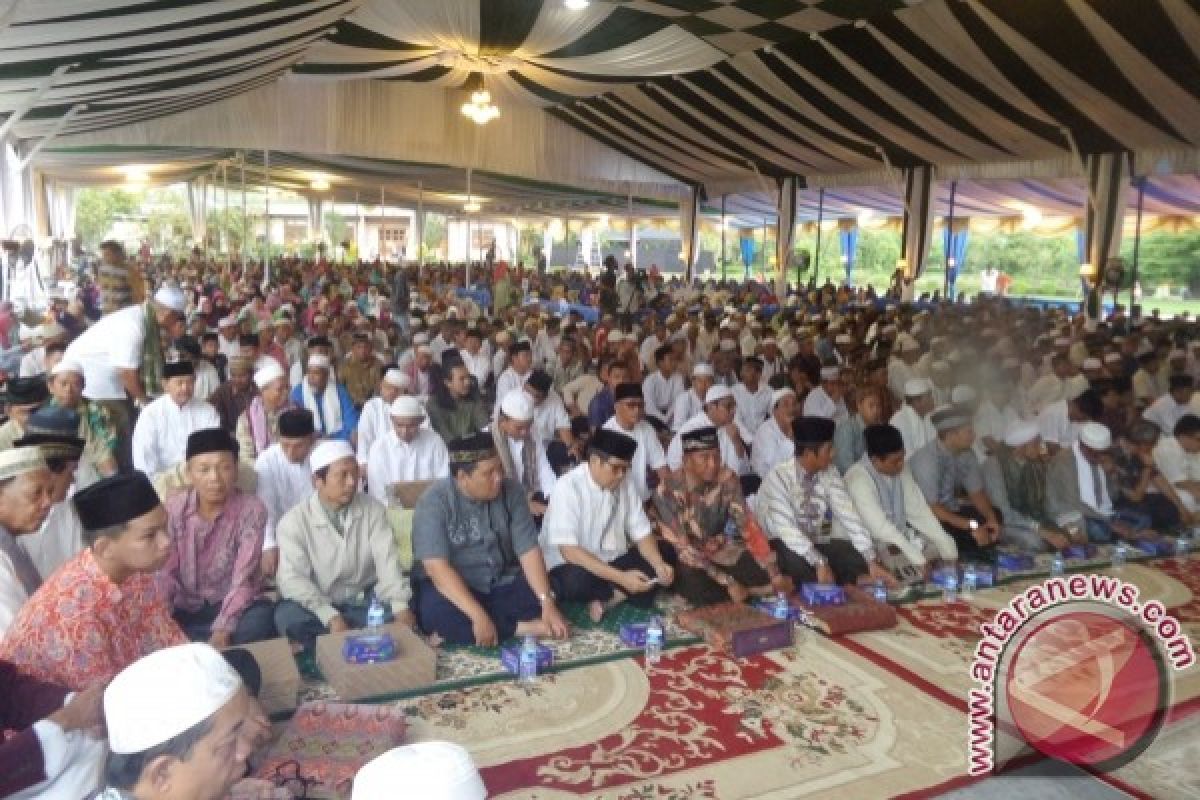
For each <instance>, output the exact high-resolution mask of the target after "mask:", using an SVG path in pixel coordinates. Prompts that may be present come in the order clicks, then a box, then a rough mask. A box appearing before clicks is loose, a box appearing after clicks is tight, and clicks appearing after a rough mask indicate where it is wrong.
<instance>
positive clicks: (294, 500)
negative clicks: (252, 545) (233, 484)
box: [254, 444, 314, 550]
mask: <svg viewBox="0 0 1200 800" xmlns="http://www.w3.org/2000/svg"><path fill="white" fill-rule="evenodd" d="M254 472H255V474H256V475H258V486H257V487H256V489H255V494H257V495H258V499H259V500H262V501H263V505H265V506H266V507H267V531H266V537H265V538H264V540H263V550H270V549H271V548H274V547H278V546H279V545H278V543H277V541H276V538H275V526H276V525H278V524H279V520H281V519H282V518H283V515H284V514H286V513H287V512H289V511H291V510H292V509H293V508H294V507H295V506H297V505H299V504H300V503H303V502H304V501H305V500H307V499H308V497H309V495H311V494H312V493H313V491H314V488H313V481H312V470H311V469H309V466H308V460H307V459H305V460H304V461H302V462H301V463H299V464H293V463H292V462H291V461H288V459H287V456H285V455H284V454H283V450H282V449H281V448H280V447H279V445H278V444H273V445H271V446H270V447H268V448H267V449H266V450H264V451H263V452H262V453H259V456H258V458H257V459H255V461H254Z"/></svg>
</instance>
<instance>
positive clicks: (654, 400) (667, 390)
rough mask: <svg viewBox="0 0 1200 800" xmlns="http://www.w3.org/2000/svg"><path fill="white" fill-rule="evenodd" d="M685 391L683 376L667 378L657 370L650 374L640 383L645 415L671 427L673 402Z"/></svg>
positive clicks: (673, 410)
mask: <svg viewBox="0 0 1200 800" xmlns="http://www.w3.org/2000/svg"><path fill="white" fill-rule="evenodd" d="M685 391H686V390H685V389H684V386H683V376H681V375H672V376H671V377H669V378H667V377H664V376H663V374H662V373H661V372H659V371H657V370H656V371H654V372H652V373H650V374H649V375H647V376H646V379H645V380H643V381H642V394H643V395H644V396H645V399H646V415H647V416H650V417H654V418H656V419H659V420H661V421H662V422H664V423H666V424H667V425H671V423H672V421H673V417H672V415H673V414H674V412H675V400H676V398H678V397H679V396H680V395H682V394H683V393H684V392H685Z"/></svg>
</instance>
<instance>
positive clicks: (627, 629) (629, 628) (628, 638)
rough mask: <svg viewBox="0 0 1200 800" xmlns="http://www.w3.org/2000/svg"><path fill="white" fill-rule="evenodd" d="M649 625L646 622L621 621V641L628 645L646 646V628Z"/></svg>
mask: <svg viewBox="0 0 1200 800" xmlns="http://www.w3.org/2000/svg"><path fill="white" fill-rule="evenodd" d="M648 627H650V626H649V625H647V624H646V623H644V622H623V623H621V630H620V634H621V643H622V644H624V645H625V646H626V647H645V646H646V628H648Z"/></svg>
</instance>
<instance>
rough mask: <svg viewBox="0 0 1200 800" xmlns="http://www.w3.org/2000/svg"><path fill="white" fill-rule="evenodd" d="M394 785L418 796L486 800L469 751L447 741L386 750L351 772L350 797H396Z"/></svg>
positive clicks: (383, 799) (438, 799) (385, 799)
mask: <svg viewBox="0 0 1200 800" xmlns="http://www.w3.org/2000/svg"><path fill="white" fill-rule="evenodd" d="M397 787H403V788H404V793H405V795H408V796H410V797H419V798H421V800H486V798H487V789H485V788H484V785H483V780H482V779H481V778H480V777H479V771H478V770H477V769H475V764H474V762H472V761H471V756H470V754H469V753H468V752H467V751H466V750H465V749H464V748H462V747H460V746H459V745H456V744H451V743H450V742H418V743H417V744H410V745H405V746H404V747H397V748H395V749H394V750H389V751H388V752H386V753H384V754H383V755H381V756H377V757H376V758H375V759H374V760H372V761H369V762H367V764H365V765H364V766H363V768H362V769H360V770H359V771H358V774H357V775H355V776H354V789H353V791H352V793H351V795H350V800H395V797H396V792H397Z"/></svg>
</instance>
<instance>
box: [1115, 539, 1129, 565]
mask: <svg viewBox="0 0 1200 800" xmlns="http://www.w3.org/2000/svg"><path fill="white" fill-rule="evenodd" d="M1128 561H1129V545H1128V544H1127V543H1126V542H1125V540H1124V539H1118V540H1117V544H1116V546H1115V547H1113V552H1112V565H1113V568H1114V569H1120V568H1121V567H1123V566H1125V564H1126V563H1127V562H1128Z"/></svg>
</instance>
